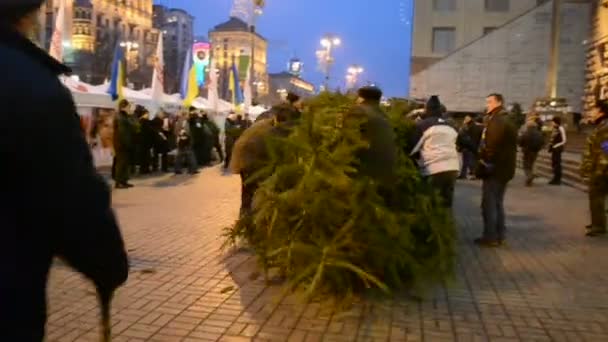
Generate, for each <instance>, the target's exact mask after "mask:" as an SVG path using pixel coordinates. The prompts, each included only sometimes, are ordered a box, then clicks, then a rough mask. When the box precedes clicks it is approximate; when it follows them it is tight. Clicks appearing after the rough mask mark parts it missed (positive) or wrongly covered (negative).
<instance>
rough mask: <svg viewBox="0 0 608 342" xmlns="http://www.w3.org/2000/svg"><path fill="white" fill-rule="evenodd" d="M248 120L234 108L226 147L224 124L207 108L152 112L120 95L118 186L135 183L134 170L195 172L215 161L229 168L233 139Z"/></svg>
mask: <svg viewBox="0 0 608 342" xmlns="http://www.w3.org/2000/svg"><path fill="white" fill-rule="evenodd" d="M250 125H251V121H250V120H249V117H248V115H247V114H245V116H244V117H243V116H242V115H240V114H239V115H236V114H235V113H230V115H229V116H228V118H226V123H225V127H224V132H225V139H224V144H223V145H224V147H225V153H224V148H223V147H222V143H221V136H222V134H221V130H220V128H219V127H218V126H217V124H216V123H215V122H214V121H213V120H211V118H210V117H209V116H208V114H207V113H206V112H205V111H202V110H198V109H196V108H194V107H190V108H188V109H187V110H184V111H182V112H181V113H180V114H179V115H178V116H173V115H169V114H167V113H165V112H163V111H160V112H159V113H157V115H156V116H154V117H153V118H152V117H151V116H150V112H149V111H148V109H146V108H145V107H143V106H139V105H134V104H132V103H130V102H129V101H127V100H121V101H120V102H119V105H118V114H117V115H116V118H115V120H114V144H113V145H114V146H113V147H114V160H113V165H112V178H113V179H114V181H115V187H116V188H117V189H127V188H130V187H132V186H133V185H132V184H131V183H129V180H130V178H131V176H133V175H135V174H140V175H146V174H149V173H151V172H157V171H159V170H160V171H161V172H170V169H173V170H174V172H175V174H182V173H183V170H184V168H187V170H188V173H190V174H196V173H198V169H199V168H200V167H205V166H208V165H210V164H211V163H213V162H214V161H218V162H220V163H221V162H224V168H227V167H228V165H229V163H230V158H231V155H232V146H233V145H234V142H235V141H236V140H237V139H238V138H239V136H240V135H241V134H242V132H243V131H244V130H245V129H247V128H248V127H249V126H250ZM214 150H215V154H214V153H213V151H214ZM173 151H175V153H173Z"/></svg>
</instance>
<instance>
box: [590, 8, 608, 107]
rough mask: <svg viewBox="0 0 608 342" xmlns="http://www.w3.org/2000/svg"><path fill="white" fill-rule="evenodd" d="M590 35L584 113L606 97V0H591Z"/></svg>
mask: <svg viewBox="0 0 608 342" xmlns="http://www.w3.org/2000/svg"><path fill="white" fill-rule="evenodd" d="M591 25H592V31H591V37H590V39H589V40H588V41H587V73H586V80H587V86H586V87H585V114H589V113H591V110H592V109H593V107H594V105H595V102H596V101H597V100H606V99H608V0H595V1H593V12H592V22H591Z"/></svg>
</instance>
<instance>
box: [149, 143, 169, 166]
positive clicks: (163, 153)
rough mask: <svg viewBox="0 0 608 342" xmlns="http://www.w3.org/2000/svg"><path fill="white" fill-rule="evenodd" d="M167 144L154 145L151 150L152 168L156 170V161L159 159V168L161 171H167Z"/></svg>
mask: <svg viewBox="0 0 608 342" xmlns="http://www.w3.org/2000/svg"><path fill="white" fill-rule="evenodd" d="M167 150H168V147H167V146H160V145H159V146H154V149H153V151H152V170H153V171H156V170H158V163H159V159H160V169H161V170H162V171H163V172H168V171H169V155H168V154H167Z"/></svg>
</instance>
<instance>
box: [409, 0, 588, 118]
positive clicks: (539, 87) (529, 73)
mask: <svg viewBox="0 0 608 342" xmlns="http://www.w3.org/2000/svg"><path fill="white" fill-rule="evenodd" d="M590 15H591V4H590V1H581V0H567V1H562V6H561V30H560V31H561V32H560V37H559V38H560V46H559V50H558V55H559V66H558V74H557V97H558V98H561V99H565V100H566V102H567V103H568V104H569V105H570V106H571V108H572V111H574V112H581V111H582V101H581V99H582V98H583V96H584V88H585V62H586V52H585V49H584V45H583V42H584V41H585V40H587V39H588V37H589V31H590V28H591V26H590V21H591V17H590ZM552 16H553V4H552V2H551V1H549V2H547V3H545V4H543V5H541V6H538V7H535V8H533V9H532V10H530V11H528V12H526V13H525V14H524V15H521V16H519V17H518V18H517V19H515V20H513V21H511V22H509V23H507V24H505V25H503V26H502V27H499V28H498V29H496V30H494V31H492V32H491V33H489V34H487V35H485V36H483V37H481V38H479V39H477V40H475V41H474V42H472V43H470V44H468V45H467V46H465V47H462V48H460V49H459V50H457V51H454V52H453V53H451V54H450V55H448V56H447V57H444V58H443V59H441V60H440V61H438V62H435V63H434V64H433V65H431V66H429V67H428V68H426V69H424V70H422V71H420V72H418V73H417V74H415V75H413V76H412V78H411V80H412V83H411V87H412V88H411V95H412V96H413V97H416V98H426V97H428V96H430V95H439V96H440V97H441V99H442V102H443V103H445V105H446V106H447V108H448V110H450V111H463V112H471V111H473V112H477V111H482V110H483V107H484V98H485V97H486V96H487V95H488V94H490V93H494V92H498V93H502V94H503V95H505V97H506V100H507V102H508V103H519V104H520V105H522V107H523V108H524V110H526V111H527V110H530V109H531V108H532V105H533V104H534V103H535V101H536V99H538V98H544V97H546V96H547V77H548V72H549V68H548V64H549V60H550V54H551V32H552V31H551V23H552Z"/></svg>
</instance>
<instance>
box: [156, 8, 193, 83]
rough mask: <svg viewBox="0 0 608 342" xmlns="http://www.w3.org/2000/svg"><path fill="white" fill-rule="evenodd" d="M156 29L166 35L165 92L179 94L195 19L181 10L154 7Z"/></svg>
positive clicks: (164, 48) (191, 41)
mask: <svg viewBox="0 0 608 342" xmlns="http://www.w3.org/2000/svg"><path fill="white" fill-rule="evenodd" d="M154 28H156V29H158V30H159V31H160V32H162V33H163V34H164V36H163V38H164V41H163V45H164V46H163V50H164V51H163V52H164V57H165V91H166V92H168V93H170V94H173V93H177V92H179V85H180V78H181V75H182V69H183V66H184V60H185V59H186V54H187V53H188V51H189V50H190V48H191V47H192V44H193V42H194V17H193V16H192V15H190V14H189V13H188V12H186V11H184V10H182V9H179V8H167V7H165V6H162V5H154Z"/></svg>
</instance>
